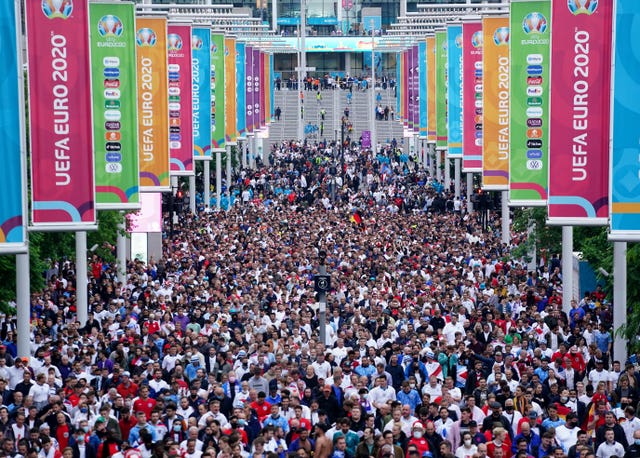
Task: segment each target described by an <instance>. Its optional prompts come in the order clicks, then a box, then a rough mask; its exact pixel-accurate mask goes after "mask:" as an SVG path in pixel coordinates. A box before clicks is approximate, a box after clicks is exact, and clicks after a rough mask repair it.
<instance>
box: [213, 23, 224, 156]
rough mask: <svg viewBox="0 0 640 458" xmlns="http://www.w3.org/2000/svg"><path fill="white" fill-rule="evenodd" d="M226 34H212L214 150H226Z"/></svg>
mask: <svg viewBox="0 0 640 458" xmlns="http://www.w3.org/2000/svg"><path fill="white" fill-rule="evenodd" d="M224 50H225V47H224V35H223V34H221V33H212V34H211V106H212V111H213V113H212V115H213V116H212V118H211V141H212V145H213V146H212V148H213V151H214V152H215V151H218V152H221V151H224V150H225V131H224V129H225V127H224V117H225V97H224V95H225V94H224V91H225V87H224V84H225V83H224Z"/></svg>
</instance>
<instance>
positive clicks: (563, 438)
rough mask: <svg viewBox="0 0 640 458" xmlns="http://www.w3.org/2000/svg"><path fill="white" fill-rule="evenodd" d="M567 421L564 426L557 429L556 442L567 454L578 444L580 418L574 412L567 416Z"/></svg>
mask: <svg viewBox="0 0 640 458" xmlns="http://www.w3.org/2000/svg"><path fill="white" fill-rule="evenodd" d="M566 418H567V420H566V423H565V424H564V425H560V426H558V427H557V428H556V440H557V441H558V443H559V444H560V446H561V447H562V449H563V450H564V451H565V452H566V451H568V450H569V449H570V448H571V447H573V446H574V445H575V444H576V442H578V432H579V431H580V428H579V427H578V416H577V415H576V414H575V413H574V412H569V413H568V414H567V417H566Z"/></svg>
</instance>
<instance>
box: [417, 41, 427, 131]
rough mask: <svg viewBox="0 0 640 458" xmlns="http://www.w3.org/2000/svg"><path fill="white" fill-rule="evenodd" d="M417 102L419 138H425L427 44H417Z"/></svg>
mask: <svg viewBox="0 0 640 458" xmlns="http://www.w3.org/2000/svg"><path fill="white" fill-rule="evenodd" d="M418 76H419V78H420V79H419V80H418V81H419V83H418V85H419V86H418V102H419V104H420V107H419V109H420V126H419V127H420V138H427V42H426V40H422V41H421V42H419V43H418Z"/></svg>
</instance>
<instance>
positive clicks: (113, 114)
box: [104, 110, 122, 121]
mask: <svg viewBox="0 0 640 458" xmlns="http://www.w3.org/2000/svg"><path fill="white" fill-rule="evenodd" d="M121 118H122V113H121V112H120V110H107V111H105V112H104V119H106V120H107V121H120V119H121Z"/></svg>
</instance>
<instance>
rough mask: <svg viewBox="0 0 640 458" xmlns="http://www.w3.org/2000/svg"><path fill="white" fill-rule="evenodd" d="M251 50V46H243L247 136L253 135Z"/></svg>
mask: <svg viewBox="0 0 640 458" xmlns="http://www.w3.org/2000/svg"><path fill="white" fill-rule="evenodd" d="M252 61H253V48H252V47H251V46H245V48H244V72H245V76H244V77H245V94H246V95H245V101H244V103H245V104H246V108H245V111H246V114H247V125H246V131H247V133H248V134H252V133H253V128H254V123H253V121H254V117H253V103H254V102H253V63H252Z"/></svg>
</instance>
